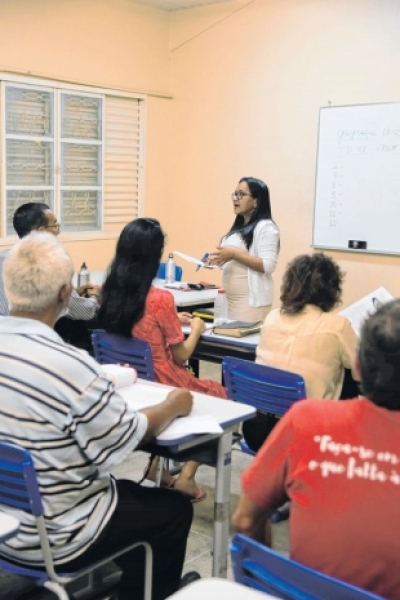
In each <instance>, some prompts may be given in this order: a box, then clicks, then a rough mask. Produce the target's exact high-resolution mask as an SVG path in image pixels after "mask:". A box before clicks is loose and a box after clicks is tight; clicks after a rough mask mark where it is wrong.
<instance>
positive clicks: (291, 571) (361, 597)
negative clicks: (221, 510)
mask: <svg viewBox="0 0 400 600" xmlns="http://www.w3.org/2000/svg"><path fill="white" fill-rule="evenodd" d="M230 552H231V559H232V570H233V574H234V578H235V581H236V582H237V583H242V584H244V585H246V586H248V587H251V588H254V589H256V590H258V591H260V592H266V593H268V594H271V595H272V596H274V597H276V598H281V599H282V600H368V599H369V600H383V599H382V598H381V597H380V596H376V595H375V594H371V593H370V592H366V591H365V590H361V589H360V588H357V587H355V586H353V585H350V584H348V583H345V582H343V581H339V579H335V578H334V577H330V576H328V575H324V574H323V573H320V572H319V571H315V570H314V569H310V568H309V567H306V566H304V565H301V564H300V563H298V562H295V561H294V560H291V559H290V558H287V557H286V556H284V555H283V554H278V553H277V552H274V550H271V548H268V547H267V546H263V545H262V544H259V543H258V542H255V541H254V540H252V539H250V538H248V537H246V536H244V535H241V534H236V535H234V536H233V538H232V540H231V543H230ZM343 560H346V558H345V557H343ZM365 568H366V569H367V568H368V565H365Z"/></svg>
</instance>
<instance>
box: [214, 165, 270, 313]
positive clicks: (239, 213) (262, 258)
mask: <svg viewBox="0 0 400 600" xmlns="http://www.w3.org/2000/svg"><path fill="white" fill-rule="evenodd" d="M232 200H233V211H234V213H235V215H236V218H235V221H234V223H233V225H232V227H231V229H230V231H229V232H228V233H227V234H226V235H225V236H224V237H223V238H222V240H221V243H220V245H219V246H218V248H217V249H216V251H215V252H212V253H211V254H210V258H209V264H210V265H217V266H219V267H222V287H223V288H224V289H225V291H226V297H227V301H228V317H229V318H230V319H239V320H243V321H263V320H264V319H265V317H266V316H267V314H268V313H269V311H270V309H271V304H272V301H273V282H272V277H271V273H273V272H274V270H275V268H276V262H277V258H278V252H279V229H278V227H277V225H276V224H275V223H274V221H273V220H272V214H271V203H270V199H269V190H268V187H267V186H266V184H265V183H264V182H263V181H261V179H256V178H254V177H242V179H241V180H240V181H239V183H238V185H237V186H236V190H235V191H234V192H233V194H232Z"/></svg>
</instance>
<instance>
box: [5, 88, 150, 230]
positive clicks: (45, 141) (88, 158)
mask: <svg viewBox="0 0 400 600" xmlns="http://www.w3.org/2000/svg"><path fill="white" fill-rule="evenodd" d="M2 85H3V94H2V99H3V103H4V108H3V111H2V112H3V114H4V127H3V145H2V147H3V155H4V156H3V157H2V158H3V161H2V162H3V163H4V168H3V170H2V173H3V181H2V191H3V194H2V197H3V198H4V203H5V206H3V210H2V215H3V219H2V223H1V233H2V235H3V236H9V235H14V234H15V232H14V229H13V226H12V218H13V215H14V212H15V210H16V209H17V208H18V206H20V205H21V204H24V203H26V202H44V203H46V204H48V205H49V206H50V207H51V209H52V210H53V211H54V212H55V213H56V215H57V218H58V220H59V222H60V223H61V230H62V232H66V233H77V234H79V233H87V232H103V233H119V232H120V230H121V229H122V227H123V226H124V225H125V224H126V222H128V221H130V220H132V219H134V218H135V217H137V216H138V212H139V204H140V190H141V173H142V171H143V165H142V152H141V148H142V146H143V126H142V109H143V102H144V101H143V99H142V98H126V97H118V96H113V95H111V94H110V95H108V94H92V93H90V94H89V93H87V92H86V91H85V92H82V93H80V92H79V91H75V90H74V91H71V90H63V89H56V88H51V87H46V88H42V87H40V86H32V85H24V84H16V83H7V82H3V84H2Z"/></svg>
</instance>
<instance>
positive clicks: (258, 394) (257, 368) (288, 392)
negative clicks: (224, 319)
mask: <svg viewBox="0 0 400 600" xmlns="http://www.w3.org/2000/svg"><path fill="white" fill-rule="evenodd" d="M222 372H223V375H224V382H225V386H226V389H227V392H228V398H230V399H231V400H236V401H237V402H242V403H243V404H250V406H254V407H255V408H256V409H257V410H261V411H262V412H269V413H272V414H274V415H279V416H281V415H284V414H285V413H286V412H287V411H288V410H289V408H290V407H291V406H292V404H293V403H294V402H296V401H297V400H302V399H303V398H305V397H306V386H305V383H304V379H303V377H302V376H301V375H298V374H297V373H292V372H291V371H284V370H283V369H276V368H275V367H269V366H267V365H259V364H257V363H254V362H251V361H249V360H243V359H242V358H235V357H233V356H226V357H225V358H224V360H223V362H222ZM241 448H242V450H243V452H246V453H247V454H251V455H253V456H254V452H253V451H252V450H250V448H249V447H248V446H247V444H246V442H241Z"/></svg>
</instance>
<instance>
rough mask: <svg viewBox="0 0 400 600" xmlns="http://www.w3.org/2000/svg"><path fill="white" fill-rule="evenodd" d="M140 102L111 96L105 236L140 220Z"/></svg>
mask: <svg viewBox="0 0 400 600" xmlns="http://www.w3.org/2000/svg"><path fill="white" fill-rule="evenodd" d="M140 102H141V100H135V99H129V98H117V97H111V96H107V97H106V99H105V124H104V128H105V131H104V222H103V230H104V231H105V232H117V233H119V232H120V231H121V229H122V228H123V227H124V226H125V225H126V223H128V222H129V221H131V220H132V219H135V218H136V217H137V216H138V198H139V177H140V127H141V122H140Z"/></svg>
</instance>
